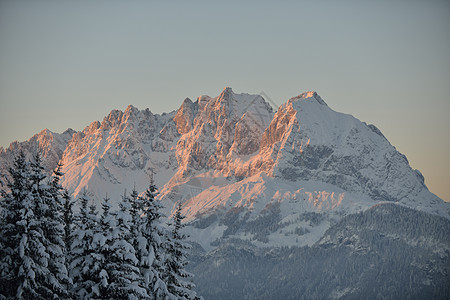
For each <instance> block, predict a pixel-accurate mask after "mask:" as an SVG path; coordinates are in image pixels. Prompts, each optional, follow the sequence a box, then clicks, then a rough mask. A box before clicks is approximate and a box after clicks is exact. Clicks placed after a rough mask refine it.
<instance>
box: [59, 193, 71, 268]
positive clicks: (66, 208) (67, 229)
mask: <svg viewBox="0 0 450 300" xmlns="http://www.w3.org/2000/svg"><path fill="white" fill-rule="evenodd" d="M62 199H63V219H64V247H65V249H66V250H65V253H66V260H67V261H68V262H69V261H71V259H70V258H69V257H68V256H69V255H70V246H71V245H72V232H73V228H74V227H73V226H74V225H73V204H74V203H73V200H72V197H71V196H70V195H69V192H68V191H67V190H66V189H64V191H63V193H62Z"/></svg>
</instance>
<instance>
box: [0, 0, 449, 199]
mask: <svg viewBox="0 0 450 300" xmlns="http://www.w3.org/2000/svg"><path fill="white" fill-rule="evenodd" d="M167 2H169V1H166V2H163V1H160V2H159V1H125V0H123V1H114V0H108V1H102V0H96V1H39V0H35V1H5V0H2V1H0V146H3V147H6V146H8V145H9V143H10V142H12V141H13V140H19V141H23V140H26V139H29V138H30V137H31V136H32V135H33V134H35V133H37V132H39V131H41V130H42V129H44V128H48V129H50V130H52V131H55V132H63V131H64V130H65V129H67V128H69V127H71V128H73V129H75V130H81V129H83V128H84V127H85V126H86V125H88V124H89V123H90V122H92V121H94V120H102V119H103V117H104V116H105V115H107V114H108V112H109V111H110V110H112V109H114V108H117V109H122V110H124V109H125V108H126V107H127V105H128V104H133V105H134V106H137V107H138V108H140V109H143V108H147V107H148V108H150V110H151V111H153V112H155V113H162V112H169V111H171V110H175V109H177V108H178V107H179V105H180V104H181V101H182V100H183V99H184V98H185V97H190V98H191V99H195V98H196V97H197V96H199V95H202V94H208V95H210V96H216V95H218V94H219V93H220V91H221V90H222V89H223V87H224V86H231V87H232V88H233V90H234V91H235V92H247V93H255V94H258V93H260V92H261V91H264V93H265V94H267V95H268V96H269V97H270V98H271V99H272V101H273V102H275V103H277V104H282V103H284V102H285V101H286V100H288V99H289V98H290V97H292V96H295V95H298V94H300V93H301V92H304V91H308V90H315V91H317V92H318V93H319V94H320V95H321V97H322V98H323V99H324V100H325V101H326V102H327V103H328V105H329V106H330V107H331V108H333V109H334V110H337V111H341V112H345V113H350V114H352V115H354V116H355V117H357V118H359V119H360V120H362V121H366V122H368V123H373V124H375V125H376V126H377V127H379V128H380V129H381V131H382V132H383V133H384V134H385V136H386V137H387V138H388V139H389V140H390V142H391V143H392V144H393V145H394V146H396V147H397V149H398V150H399V151H400V152H402V153H404V154H405V155H406V156H407V157H408V159H409V161H410V163H411V165H412V167H413V168H417V169H419V170H420V171H422V173H423V174H424V176H425V182H426V184H427V185H428V187H429V188H430V190H431V191H432V192H434V193H436V194H437V195H438V196H440V197H441V198H443V199H444V200H446V201H450V184H449V178H450V158H449V154H450V134H449V129H450V118H449V116H448V115H449V113H450V1H433V0H429V1H395V0H394V1H310V2H302V1H286V2H281V1H248V2H245V1H221V2H208V1H170V3H167Z"/></svg>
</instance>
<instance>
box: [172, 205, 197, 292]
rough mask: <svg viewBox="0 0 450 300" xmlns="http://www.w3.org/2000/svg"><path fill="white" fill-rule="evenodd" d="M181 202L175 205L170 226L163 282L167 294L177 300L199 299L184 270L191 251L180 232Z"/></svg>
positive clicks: (189, 274) (182, 225)
mask: <svg viewBox="0 0 450 300" xmlns="http://www.w3.org/2000/svg"><path fill="white" fill-rule="evenodd" d="M181 209H182V205H181V202H179V203H178V205H177V210H176V211H175V214H174V216H173V220H172V224H169V225H171V226H172V227H173V228H172V231H171V232H169V233H168V234H169V236H168V239H167V242H166V244H165V248H166V258H165V263H164V265H165V267H166V269H165V274H164V281H165V282H166V284H167V289H168V290H169V292H170V293H171V294H173V295H175V296H176V297H177V299H199V297H197V294H196V292H195V291H194V290H193V289H194V287H195V285H194V284H193V283H192V278H193V275H192V274H191V273H189V272H187V271H186V270H185V266H186V265H187V256H188V250H189V249H191V245H189V244H188V243H187V242H186V241H185V239H186V235H185V234H183V233H182V232H181V231H182V229H183V227H184V224H183V223H182V221H183V219H184V216H183V215H182V214H181Z"/></svg>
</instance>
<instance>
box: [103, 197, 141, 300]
mask: <svg viewBox="0 0 450 300" xmlns="http://www.w3.org/2000/svg"><path fill="white" fill-rule="evenodd" d="M119 206H120V210H119V211H118V212H117V213H115V214H111V213H109V211H108V212H107V211H106V210H105V208H107V204H105V203H104V205H103V207H104V211H103V212H104V214H103V216H102V218H104V220H103V221H102V224H107V223H109V224H110V225H112V224H113V225H114V226H112V227H111V228H110V229H109V230H108V231H107V234H106V245H105V246H107V249H106V252H105V253H106V254H105V258H106V261H105V265H104V272H103V271H102V272H103V275H105V276H107V281H108V284H107V285H106V286H104V285H103V286H102V289H101V291H102V296H106V297H107V298H108V299H130V300H131V299H148V298H149V295H148V294H147V291H146V289H145V288H144V278H143V277H142V276H141V274H140V271H139V268H138V260H137V258H136V255H135V249H134V247H133V241H132V235H131V222H132V217H131V215H130V208H131V205H130V202H129V199H128V197H127V196H126V194H124V196H123V198H122V201H121V202H120V204H119ZM107 218H109V221H107Z"/></svg>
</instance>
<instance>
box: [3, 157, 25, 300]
mask: <svg viewBox="0 0 450 300" xmlns="http://www.w3.org/2000/svg"><path fill="white" fill-rule="evenodd" d="M9 174H10V177H5V179H6V180H5V181H6V188H2V190H1V199H0V205H1V210H0V227H1V228H0V230H1V231H0V232H1V235H0V243H1V247H0V298H2V296H3V297H4V298H14V297H15V296H16V293H17V289H18V286H19V280H18V273H19V267H20V263H21V258H20V255H19V243H20V240H21V237H22V235H23V232H24V228H23V226H18V225H17V223H18V222H19V221H21V218H22V214H23V206H24V204H25V199H26V198H27V197H28V194H29V193H30V188H31V187H30V185H31V184H30V179H29V176H30V166H29V163H28V162H27V161H26V159H25V154H24V153H23V152H22V151H20V153H19V154H18V155H17V156H16V158H15V160H14V166H13V167H11V168H10V169H9ZM27 202H28V201H27Z"/></svg>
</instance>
